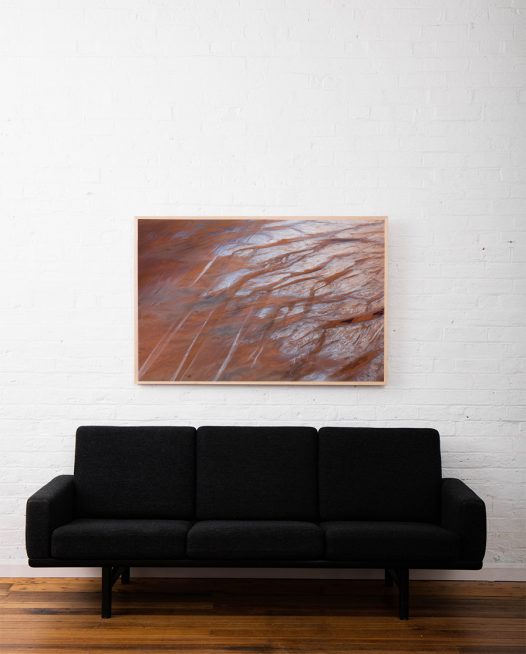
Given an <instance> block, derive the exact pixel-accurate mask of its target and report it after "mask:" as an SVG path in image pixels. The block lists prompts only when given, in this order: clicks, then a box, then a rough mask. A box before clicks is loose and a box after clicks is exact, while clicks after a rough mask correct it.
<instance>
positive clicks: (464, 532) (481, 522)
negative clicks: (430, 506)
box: [442, 479, 486, 562]
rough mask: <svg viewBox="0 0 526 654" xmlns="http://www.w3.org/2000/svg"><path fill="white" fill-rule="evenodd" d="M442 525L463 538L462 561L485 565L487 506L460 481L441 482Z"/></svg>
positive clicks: (461, 539)
mask: <svg viewBox="0 0 526 654" xmlns="http://www.w3.org/2000/svg"><path fill="white" fill-rule="evenodd" d="M442 526H443V527H445V528H447V529H451V530H452V531H454V532H455V533H457V534H458V535H459V536H460V541H461V556H462V559H464V560H466V561H480V562H482V559H483V558H484V552H485V551H486V505H485V504H484V502H483V501H482V500H481V499H480V497H479V496H478V495H477V494H476V493H474V492H473V491H472V490H471V488H469V487H468V486H466V484H465V483H464V482H462V481H460V479H443V480H442Z"/></svg>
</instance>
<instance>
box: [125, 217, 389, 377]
mask: <svg viewBox="0 0 526 654" xmlns="http://www.w3.org/2000/svg"><path fill="white" fill-rule="evenodd" d="M169 221H171V223H170V222H169ZM239 221H241V222H239ZM342 221H343V222H342ZM345 222H347V223H348V226H345V227H342V224H343V223H345ZM387 222H388V219H387V217H386V216H160V217H157V216H139V217H136V219H135V224H136V238H135V254H136V256H135V382H136V383H138V384H219V385H221V384H222V385H225V384H230V385H232V384H234V385H236V384H237V385H268V384H270V385H304V386H312V385H314V386H316V385H336V386H341V385H351V386H359V385H363V386H366V385H369V386H382V385H384V384H385V383H386V359H387V348H386V336H385V335H386V320H387V317H386V311H385V304H386V287H387ZM335 225H338V226H337V227H335ZM329 226H330V227H329ZM296 234H298V236H296ZM336 236H338V237H337V238H336ZM273 239H274V240H273ZM304 244H307V247H304ZM360 247H361V248H362V250H360ZM287 248H288V249H287ZM309 248H310V250H309ZM346 248H348V249H346ZM320 251H321V252H323V253H324V254H323V257H324V258H323V257H321V258H320V254H319V253H320ZM214 252H215V254H214V255H213V256H212V253H214ZM305 252H306V254H305ZM269 253H270V254H269ZM359 255H360V256H359ZM207 257H208V258H207ZM276 261H278V262H279V264H281V265H282V268H272V269H270V270H269V266H270V265H271V264H272V265H274V262H276ZM218 262H219V263H218ZM289 262H290V263H289ZM352 262H354V263H352ZM203 263H204V265H203ZM351 264H352V265H351ZM297 265H300V266H301V265H303V266H310V267H305V269H304V270H303V271H301V270H299V269H298V267H297ZM353 265H354V267H353ZM360 265H361V266H362V268H363V269H360V268H359V266H360ZM342 266H343V268H342ZM321 270H325V273H324V274H325V278H324V277H321V276H320V271H321ZM329 273H330V274H329ZM352 277H355V278H357V281H355V282H353V284H356V286H353V285H352V284H351V283H350V282H349V281H348V279H349V278H352ZM267 279H270V280H272V279H273V280H274V285H272V281H266V280H267ZM254 280H255V281H254ZM264 280H265V281H264ZM360 282H361V284H362V286H361V287H360V286H359V283H360ZM207 284H208V286H207ZM309 284H310V286H309ZM345 284H348V285H349V291H348V293H347V292H346V291H345V289H344V285H345ZM285 287H286V288H287V290H285ZM322 287H326V288H329V289H330V293H333V294H335V295H334V301H333V302H331V297H330V295H329V298H328V299H323V300H317V301H316V298H319V297H320V296H319V295H318V296H317V295H316V294H317V293H318V290H319V288H322ZM380 287H381V288H380ZM232 289H233V294H232ZM335 289H336V290H335ZM342 289H343V290H342ZM351 292H352V294H351ZM368 292H371V293H372V295H371V297H370V298H367V293H368ZM285 293H286V294H288V295H286V296H285V295H284V294H285ZM192 294H194V295H192ZM379 294H381V297H380V295H379ZM285 297H286V299H283V298H285ZM323 297H325V296H323ZM313 298H314V299H313ZM348 298H351V299H348ZM282 300H283V302H282ZM281 302H282V305H280V303H281ZM353 302H354V304H353ZM225 306H228V310H227V309H225ZM313 307H316V311H317V312H318V316H316V314H314V315H313V310H314V309H313ZM353 307H354V308H355V309H356V310H355V312H354V313H353ZM302 312H303V318H304V322H303V323H302V322H301V319H300V318H301V317H298V316H299V314H302ZM268 314H271V316H272V318H270V317H268ZM282 314H283V315H282ZM287 316H288V320H287V319H286V317H287ZM294 316H296V317H294ZM307 323H308V325H309V328H308V329H307V328H306V326H305V325H306V324H307ZM373 327H374V329H373ZM316 330H317V331H316ZM320 330H321V331H320ZM259 334H262V335H261V336H259ZM265 334H266V335H265ZM327 334H329V335H327ZM368 338H369V339H370V343H369V345H370V349H369V350H367V346H368V341H367V339H368ZM258 339H259V340H258ZM267 341H268V342H269V343H271V346H270V347H268V348H267V350H265V344H266V343H267ZM342 341H343V343H342ZM294 344H296V345H294ZM256 345H257V346H258V347H259V349H261V352H260V353H259V354H258V350H257V348H256ZM294 347H296V349H294ZM233 348H234V349H233ZM309 348H310V351H309ZM338 348H340V349H341V352H342V353H341V355H339V356H340V358H341V361H340V360H339V359H338V355H335V352H336V353H337V352H338ZM350 352H352V353H351V354H349V353H350ZM311 353H312V354H311ZM216 354H217V356H218V357H221V356H222V357H223V358H222V359H218V361H217V362H214V361H213V358H214V356H215V355H216ZM261 354H264V357H263V359H261ZM349 356H350V357H351V359H350V362H349V363H347V357H349ZM353 357H354V358H353ZM360 357H362V359H360ZM227 359H228V360H227ZM254 360H255V363H254ZM380 360H381V363H380ZM219 361H221V363H219ZM225 361H226V363H225ZM265 361H266V362H267V363H268V370H266V369H265V368H264V363H265ZM320 362H328V364H329V365H328V366H327V371H324V370H318V369H316V365H321V363H320ZM340 363H341V365H339V364H340ZM254 365H255V366H256V369H255V371H254V373H252V370H253V368H254ZM189 366H190V368H189ZM262 371H263V372H262ZM289 371H290V372H289ZM294 371H296V373H295V372H294ZM347 371H348V372H347ZM352 371H355V372H354V373H353V372H352ZM250 374H256V375H258V374H259V375H260V376H261V377H262V378H257V379H254V378H250ZM289 374H290V375H291V377H293V376H294V374H297V376H298V377H299V378H298V379H295V378H290V379H289V378H283V377H284V375H289ZM236 375H238V377H239V378H233V377H236ZM342 375H347V376H349V377H352V376H353V375H354V376H355V377H356V378H349V379H347V378H345V379H341V378H331V377H334V376H342ZM203 377H206V378H203ZM209 377H213V378H209ZM273 377H276V378H273ZM325 377H326V378H325Z"/></svg>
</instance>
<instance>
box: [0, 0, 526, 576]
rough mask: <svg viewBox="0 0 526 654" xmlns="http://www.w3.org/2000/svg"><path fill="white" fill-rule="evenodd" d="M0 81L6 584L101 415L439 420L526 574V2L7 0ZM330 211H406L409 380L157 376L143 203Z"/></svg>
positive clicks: (506, 554)
mask: <svg viewBox="0 0 526 654" xmlns="http://www.w3.org/2000/svg"><path fill="white" fill-rule="evenodd" d="M0 69H1V71H2V76H1V77H2V102H1V103H0V134H1V137H0V138H1V148H0V179H1V184H0V199H1V208H2V216H1V224H2V235H1V238H0V268H1V275H2V283H1V284H0V325H1V329H0V356H1V366H0V414H1V416H0V418H1V437H0V438H1V445H0V447H1V450H2V474H1V480H0V489H1V492H0V498H1V499H0V513H1V515H2V520H1V522H0V563H1V564H2V566H3V570H4V572H5V573H6V574H8V573H9V570H14V569H15V567H16V566H23V564H24V562H25V550H24V544H23V527H24V512H25V500H26V498H27V497H28V496H29V494H31V493H32V492H33V491H34V490H36V489H37V488H38V487H39V486H40V485H42V484H43V483H44V482H46V481H48V480H49V479H50V478H51V477H52V476H54V475H56V474H59V473H63V472H70V471H71V469H72V462H73V459H72V454H73V444H74V441H73V435H74V432H75V429H76V427H77V426H78V425H79V424H193V425H201V424H212V423H217V424H226V423H230V422H233V423H237V424H291V425H293V424H310V425H314V426H321V425H369V426H395V425H396V426H400V425H407V426H422V427H436V428H438V429H439V430H440V432H441V434H442V439H443V440H442V447H443V465H444V469H445V474H446V475H449V476H459V477H461V478H462V479H464V480H465V481H467V482H468V483H469V484H470V485H471V486H472V487H473V488H474V489H475V490H476V491H477V492H479V493H480V494H481V496H482V497H483V498H484V499H485V501H486V502H487V506H488V512H489V532H490V533H489V546H488V553H487V556H486V568H485V569H484V570H483V571H481V572H480V573H478V574H479V578H494V577H495V576H497V577H498V575H499V574H502V575H504V574H508V577H510V575H511V578H513V574H515V573H514V572H513V571H514V570H515V571H516V574H517V575H518V574H519V571H520V568H521V566H523V565H524V563H525V559H526V556H525V543H526V534H525V526H524V515H525V508H526V495H525V467H526V464H525V458H526V446H525V436H526V433H525V432H526V427H525V418H526V407H525V405H526V366H525V363H526V330H525V321H526V3H525V2H524V0H516V1H513V0H498V1H497V0H479V1H476V2H475V1H470V0H377V1H375V2H369V1H367V0H272V1H268V2H267V1H264V0H238V1H236V0H221V2H217V1H215V0H213V1H212V0H210V1H208V0H206V1H205V0H194V1H190V0H188V1H183V0H181V1H179V0H176V1H174V2H165V1H163V0H90V2H89V3H85V2H80V1H79V0H73V1H71V0H68V1H64V0H47V1H46V2H39V1H37V0H16V1H15V0H4V1H3V2H2V3H1V5H0ZM325 214H326V215H331V214H332V215H388V216H389V218H390V224H389V283H388V346H389V360H388V383H387V385H386V386H385V387H384V388H367V387H362V388H359V387H298V388H294V387H269V386H266V387H221V386H220V387H184V386H182V387H177V386H174V387H160V386H148V387H139V386H136V385H134V383H133V339H134V329H133V274H134V264H133V260H134V257H133V246H134V224H133V216H135V215H269V216H272V215H325ZM10 566H11V567H10ZM510 570H511V571H512V572H511V573H510V572H509V571H510ZM506 571H507V572H506ZM28 574H29V569H28ZM444 574H445V575H446V574H447V573H444Z"/></svg>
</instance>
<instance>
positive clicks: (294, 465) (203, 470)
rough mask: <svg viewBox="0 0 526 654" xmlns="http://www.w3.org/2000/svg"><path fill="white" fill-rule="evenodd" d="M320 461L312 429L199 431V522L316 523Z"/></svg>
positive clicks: (236, 428)
mask: <svg viewBox="0 0 526 654" xmlns="http://www.w3.org/2000/svg"><path fill="white" fill-rule="evenodd" d="M316 459H317V437H316V430H315V429H313V428H311V427H200V428H199V429H198V430H197V490H196V503H197V509H196V512H197V517H198V518H199V519H225V520H229V519H231V520H237V519H241V520H243V519H246V520H287V519H290V520H313V519H316V517H317V470H316V468H317V465H316Z"/></svg>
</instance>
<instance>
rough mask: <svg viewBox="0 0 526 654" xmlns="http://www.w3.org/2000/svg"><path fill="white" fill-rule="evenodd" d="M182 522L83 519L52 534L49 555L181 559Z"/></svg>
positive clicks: (183, 553) (183, 555)
mask: <svg viewBox="0 0 526 654" xmlns="http://www.w3.org/2000/svg"><path fill="white" fill-rule="evenodd" d="M189 527H190V523H189V522H186V521H185V520H113V519H105V518H94V519H89V518H83V519H78V520H73V521H72V522H69V523H68V524H66V525H63V526H62V527H58V528H57V529H55V530H54V531H53V534H52V536H51V556H52V557H53V558H57V559H184V558H186V534H187V532H188V528H189Z"/></svg>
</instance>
